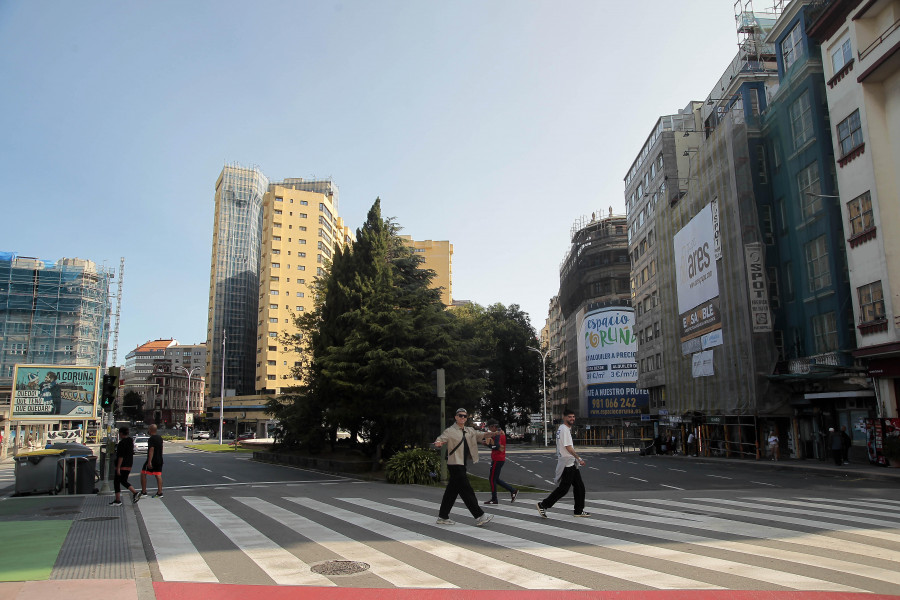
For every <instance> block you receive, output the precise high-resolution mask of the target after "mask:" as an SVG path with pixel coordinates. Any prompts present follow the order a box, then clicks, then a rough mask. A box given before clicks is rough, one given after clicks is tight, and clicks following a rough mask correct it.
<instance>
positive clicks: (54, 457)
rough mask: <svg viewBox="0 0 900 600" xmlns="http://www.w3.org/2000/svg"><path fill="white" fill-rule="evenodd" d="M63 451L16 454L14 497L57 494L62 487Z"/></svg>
mask: <svg viewBox="0 0 900 600" xmlns="http://www.w3.org/2000/svg"><path fill="white" fill-rule="evenodd" d="M64 456H65V450H35V451H34V452H26V453H24V454H18V455H16V457H15V461H16V492H15V495H16V496H23V495H26V494H58V493H59V492H60V491H62V489H63V486H64V483H65V482H64V471H63V468H64Z"/></svg>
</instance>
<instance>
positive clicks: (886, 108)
mask: <svg viewBox="0 0 900 600" xmlns="http://www.w3.org/2000/svg"><path fill="white" fill-rule="evenodd" d="M819 4H820V9H819V12H818V14H817V18H816V19H815V20H813V21H812V22H811V23H807V25H808V30H809V32H810V36H811V37H813V38H814V39H815V40H817V41H818V42H819V43H820V44H821V46H820V52H821V59H822V63H823V68H824V78H825V80H826V82H827V88H825V89H824V92H825V96H826V98H827V102H828V111H829V113H830V115H831V120H830V124H831V128H830V129H831V130H830V133H829V134H827V135H829V137H830V138H831V140H832V141H833V144H834V148H835V157H834V158H835V162H834V163H833V165H830V167H831V168H830V169H829V170H833V171H834V172H835V173H836V178H837V184H838V189H839V190H840V192H837V191H833V192H832V191H826V192H824V193H826V194H836V195H839V207H840V210H841V220H842V222H843V228H844V231H843V239H844V240H846V252H847V262H848V265H849V277H850V290H851V297H850V299H851V301H852V305H853V313H854V315H855V321H854V323H853V325H855V327H854V329H855V336H856V343H857V350H856V351H855V352H854V355H855V356H856V357H857V358H858V359H860V360H862V361H864V364H865V365H866V367H867V374H868V375H870V376H871V377H872V378H873V379H874V382H875V392H876V393H877V397H876V398H872V400H873V401H874V405H873V406H871V407H869V406H867V404H862V405H859V404H860V403H861V401H862V400H863V399H862V398H855V399H853V398H848V403H849V402H851V401H853V402H855V403H856V404H857V405H859V406H855V407H852V408H855V409H856V410H859V409H861V408H862V409H864V408H870V409H871V410H872V412H873V413H875V414H877V416H881V417H885V418H897V417H900V305H895V303H897V301H898V298H900V237H893V236H892V235H890V227H891V226H892V225H891V224H892V223H893V224H897V223H900V202H898V198H900V180H898V177H900V176H898V173H900V26H898V23H900V20H898V19H900V1H898V0H890V1H883V2H863V1H861V0H839V1H830V2H824V3H819ZM812 50H813V51H815V48H812ZM848 408H850V407H848ZM875 414H873V415H872V416H875Z"/></svg>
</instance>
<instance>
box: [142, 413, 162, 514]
mask: <svg viewBox="0 0 900 600" xmlns="http://www.w3.org/2000/svg"><path fill="white" fill-rule="evenodd" d="M147 433H149V434H150V438H149V439H148V440H147V460H146V462H144V466H143V467H142V468H141V495H142V496H146V495H147V475H153V476H154V477H156V493H155V494H153V497H154V498H162V497H163V482H162V468H163V439H162V436H160V435H158V434H157V433H156V424H155V423H153V424H151V425H150V427H148V428H147Z"/></svg>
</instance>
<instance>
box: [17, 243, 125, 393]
mask: <svg viewBox="0 0 900 600" xmlns="http://www.w3.org/2000/svg"><path fill="white" fill-rule="evenodd" d="M113 276H114V274H113V271H111V270H107V269H105V268H103V267H99V266H98V265H97V264H96V263H94V262H92V261H90V260H84V259H80V258H62V259H60V260H58V261H56V262H53V261H45V260H40V259H37V258H31V257H24V256H18V255H17V254H16V253H14V252H0V339H2V347H0V406H3V405H6V406H8V405H9V400H10V394H11V389H12V376H13V367H14V366H15V365H16V364H43V365H79V366H97V365H99V366H100V367H101V368H104V369H105V368H106V351H107V344H108V340H109V327H110V312H111V311H110V306H111V303H110V287H109V286H110V282H111V280H112V278H113Z"/></svg>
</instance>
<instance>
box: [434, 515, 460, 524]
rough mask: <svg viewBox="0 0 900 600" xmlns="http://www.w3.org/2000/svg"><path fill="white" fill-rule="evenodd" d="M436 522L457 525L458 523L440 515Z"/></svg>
mask: <svg viewBox="0 0 900 600" xmlns="http://www.w3.org/2000/svg"><path fill="white" fill-rule="evenodd" d="M435 523H437V524H438V525H455V524H456V523H454V522H453V521H451V520H450V519H442V518H440V517H438V520H437V521H435Z"/></svg>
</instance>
